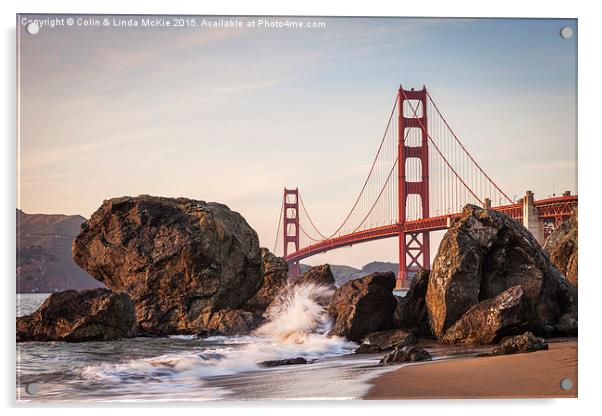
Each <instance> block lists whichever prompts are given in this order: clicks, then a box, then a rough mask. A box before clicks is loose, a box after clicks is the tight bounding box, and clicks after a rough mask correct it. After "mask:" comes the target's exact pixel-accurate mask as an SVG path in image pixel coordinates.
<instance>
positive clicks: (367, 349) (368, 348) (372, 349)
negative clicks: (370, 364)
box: [354, 343, 383, 354]
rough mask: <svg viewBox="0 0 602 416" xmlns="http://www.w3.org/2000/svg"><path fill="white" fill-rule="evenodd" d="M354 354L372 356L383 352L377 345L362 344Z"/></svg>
mask: <svg viewBox="0 0 602 416" xmlns="http://www.w3.org/2000/svg"><path fill="white" fill-rule="evenodd" d="M354 352H355V353H356V354H374V353H377V352H383V350H382V349H381V348H380V347H379V346H378V345H375V344H366V343H362V344H361V345H360V346H359V347H357V348H356V349H355V351H354Z"/></svg>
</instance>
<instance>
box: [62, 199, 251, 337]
mask: <svg viewBox="0 0 602 416" xmlns="http://www.w3.org/2000/svg"><path fill="white" fill-rule="evenodd" d="M73 258H74V259H75V262H76V263H77V264H78V265H80V266H81V267H83V268H84V269H85V270H87V271H88V273H90V274H91V275H92V276H93V277H94V278H96V279H98V280H99V281H101V282H102V283H104V284H105V285H106V286H108V287H109V288H111V289H113V290H116V291H124V292H126V293H127V294H128V295H129V296H130V297H131V298H132V301H133V302H134V305H135V309H136V319H137V321H138V325H139V326H140V328H141V329H142V330H159V331H163V332H165V333H198V332H200V331H202V330H203V329H205V328H206V326H207V325H208V323H209V320H210V319H211V316H212V315H213V313H215V312H217V311H218V310H221V309H236V308H239V307H241V306H242V305H244V304H245V302H247V301H248V300H249V299H250V298H251V297H252V296H253V295H254V294H255V293H256V292H257V290H258V289H259V288H260V287H261V284H262V260H261V253H260V250H259V243H258V238H257V234H256V233H255V231H254V230H253V229H252V228H251V227H250V226H249V224H247V222H246V221H245V219H244V218H243V217H242V216H241V215H240V214H238V213H236V212H233V211H231V210H230V209H228V207H227V206H225V205H222V204H218V203H215V202H203V201H195V200H191V199H186V198H178V199H174V198H161V197H153V196H148V195H142V196H138V197H121V198H114V199H110V200H107V201H104V202H103V204H102V206H101V207H100V208H99V209H98V210H97V211H96V212H95V213H94V214H93V215H92V217H91V218H90V220H88V221H87V222H85V223H84V224H82V227H81V232H80V234H79V235H78V236H77V238H76V239H75V241H74V242H73Z"/></svg>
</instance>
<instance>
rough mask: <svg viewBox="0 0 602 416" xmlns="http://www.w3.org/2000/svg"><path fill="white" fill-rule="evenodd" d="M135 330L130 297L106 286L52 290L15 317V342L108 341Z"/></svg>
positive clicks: (130, 333) (122, 336)
mask: <svg viewBox="0 0 602 416" xmlns="http://www.w3.org/2000/svg"><path fill="white" fill-rule="evenodd" d="M135 334H136V318H135V316H134V305H133V303H132V301H131V300H130V298H129V297H128V295H126V294H125V293H113V292H111V291H110V290H108V289H87V290H82V291H81V292H77V291H75V290H67V291H65V292H59V293H53V294H52V295H50V297H48V299H46V301H44V303H43V304H42V306H40V307H39V308H38V310H37V311H35V312H34V313H32V314H30V315H26V316H22V317H18V318H17V342H23V341H66V342H82V341H110V340H116V339H120V338H127V337H132V336H134V335H135Z"/></svg>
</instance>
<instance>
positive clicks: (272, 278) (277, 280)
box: [242, 248, 288, 314]
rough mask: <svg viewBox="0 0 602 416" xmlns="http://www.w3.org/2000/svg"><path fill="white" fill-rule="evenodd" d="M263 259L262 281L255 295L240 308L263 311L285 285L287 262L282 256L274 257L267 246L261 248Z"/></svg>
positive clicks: (257, 311)
mask: <svg viewBox="0 0 602 416" xmlns="http://www.w3.org/2000/svg"><path fill="white" fill-rule="evenodd" d="M261 259H262V261H263V283H262V284H261V287H260V288H259V290H258V291H257V293H255V295H254V296H253V297H252V298H251V299H250V300H249V301H248V302H247V303H245V305H244V306H243V307H242V309H244V310H247V311H250V312H254V313H259V314H261V313H263V312H265V310H266V309H267V308H268V306H270V304H271V303H272V302H273V301H274V299H275V298H276V296H277V295H278V294H279V293H280V292H281V291H282V289H284V287H285V286H286V285H287V279H288V264H287V263H286V261H285V260H284V259H283V258H282V257H276V256H275V255H274V254H272V253H270V251H269V250H268V249H267V248H262V249H261Z"/></svg>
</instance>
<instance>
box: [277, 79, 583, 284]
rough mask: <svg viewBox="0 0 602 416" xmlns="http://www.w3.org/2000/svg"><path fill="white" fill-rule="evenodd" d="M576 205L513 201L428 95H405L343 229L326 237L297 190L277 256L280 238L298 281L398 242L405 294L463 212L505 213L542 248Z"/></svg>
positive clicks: (290, 195) (288, 197) (287, 200)
mask: <svg viewBox="0 0 602 416" xmlns="http://www.w3.org/2000/svg"><path fill="white" fill-rule="evenodd" d="M577 201H578V200H577V196H571V195H570V193H568V192H565V193H564V194H563V195H562V196H560V197H553V198H548V199H544V200H539V201H535V200H534V196H533V193H531V192H529V191H527V193H526V195H525V197H524V198H522V199H521V200H519V201H513V200H512V199H510V198H509V197H508V195H506V194H505V193H504V192H503V191H502V190H501V189H500V187H499V186H498V185H497V184H496V183H495V182H494V181H493V180H492V179H491V178H490V177H489V176H488V175H487V174H486V173H485V171H484V170H483V169H482V168H481V166H480V165H479V164H478V163H477V162H476V161H475V159H474V158H473V157H472V156H471V155H470V154H469V153H468V151H467V150H466V148H465V147H464V145H463V144H462V142H461V141H460V140H459V138H458V137H457V136H456V134H455V133H454V131H453V130H452V129H451V127H450V125H449V124H448V122H447V121H446V120H445V118H444V117H443V115H442V114H441V112H440V111H439V108H438V107H437V105H436V104H435V102H434V101H433V99H432V97H431V96H430V94H429V93H428V91H427V90H426V87H423V89H422V90H419V91H415V90H414V89H411V90H405V89H403V88H402V87H400V88H399V90H398V92H397V94H396V97H395V101H394V104H393V108H392V110H391V113H390V115H389V118H388V121H387V125H386V128H385V131H384V134H383V137H382V139H381V141H380V144H379V147H378V151H377V153H376V156H375V157H374V160H373V162H372V166H371V168H370V171H369V172H368V176H367V178H366V180H365V181H364V184H363V186H362V188H361V190H360V192H359V195H358V197H357V198H356V200H355V203H354V204H353V206H352V208H351V210H350V211H349V212H348V214H347V215H346V217H345V219H344V220H343V221H342V223H341V225H340V226H339V227H338V228H337V229H336V230H335V231H334V232H332V233H330V234H324V233H322V232H321V231H320V230H319V229H318V228H317V227H316V225H315V223H314V221H313V220H312V218H311V217H310V216H309V214H308V212H307V208H306V207H305V204H304V203H303V199H302V198H301V194H300V192H299V190H298V189H284V197H283V199H282V209H281V213H280V216H279V224H278V230H277V233H276V241H275V243H274V252H276V248H277V246H278V242H279V241H280V238H282V240H281V242H282V248H283V253H282V254H283V257H284V258H285V259H286V260H287V262H288V263H289V271H290V274H291V275H293V276H295V275H297V274H298V273H299V262H300V261H301V260H302V259H304V258H307V257H310V256H313V255H315V254H318V253H323V252H326V251H329V250H333V249H336V248H339V247H345V246H351V245H354V244H359V243H364V242H367V241H374V240H379V239H383V238H390V237H397V238H399V274H398V277H397V286H398V287H407V286H408V285H409V281H410V279H411V278H412V277H413V276H414V274H415V273H416V272H417V271H418V270H420V269H421V268H422V267H426V268H429V267H430V245H429V242H430V241H429V233H430V232H431V231H439V230H444V229H446V228H448V227H449V226H450V224H451V221H452V220H453V218H455V217H458V216H460V215H461V211H462V207H463V206H464V205H465V204H469V203H470V204H475V205H481V206H483V207H486V208H489V209H494V210H496V211H500V212H503V213H505V214H507V215H509V216H511V217H513V218H514V219H516V220H518V221H520V222H522V223H523V225H525V227H527V228H528V229H529V230H530V231H531V232H532V233H533V234H534V235H535V237H536V238H537V239H538V240H539V241H540V242H542V241H543V239H544V238H545V237H547V235H549V233H551V232H552V231H553V229H554V228H555V227H556V226H557V225H558V224H559V223H560V222H562V221H563V220H565V219H566V218H567V217H568V216H570V215H571V213H572V212H573V211H574V210H575V208H576V206H577ZM281 230H282V234H281Z"/></svg>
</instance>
